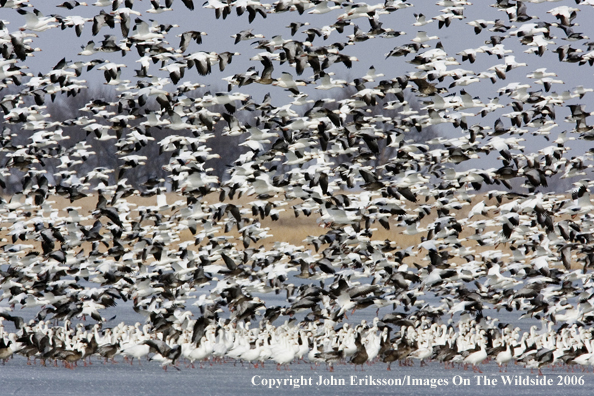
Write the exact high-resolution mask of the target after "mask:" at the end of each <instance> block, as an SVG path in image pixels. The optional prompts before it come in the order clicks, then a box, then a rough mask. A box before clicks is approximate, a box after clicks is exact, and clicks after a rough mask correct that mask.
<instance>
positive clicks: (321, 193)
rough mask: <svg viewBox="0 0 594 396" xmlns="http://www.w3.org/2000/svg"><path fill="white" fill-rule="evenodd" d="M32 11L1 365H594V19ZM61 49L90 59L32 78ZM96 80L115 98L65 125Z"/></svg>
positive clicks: (122, 4)
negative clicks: (173, 17)
mask: <svg viewBox="0 0 594 396" xmlns="http://www.w3.org/2000/svg"><path fill="white" fill-rule="evenodd" d="M32 3H33V1H32V0H31V1H29V0H0V6H1V7H2V8H3V9H2V10H1V11H2V12H1V13H0V15H1V17H2V18H4V19H3V20H2V21H1V23H0V40H1V49H2V60H0V79H1V80H2V82H1V85H0V87H1V90H2V91H3V95H2V99H1V102H0V106H1V108H2V111H3V113H4V117H3V129H2V133H1V139H0V146H1V149H0V152H1V155H2V158H1V159H0V164H1V165H0V166H1V169H0V186H1V187H2V189H3V192H4V194H3V197H2V198H0V216H1V217H0V221H1V223H0V226H1V228H0V233H1V235H0V237H2V242H1V246H0V288H1V294H0V301H1V302H2V305H1V306H0V359H2V360H3V362H5V363H6V362H8V361H9V359H10V358H11V357H13V356H15V355H23V356H25V357H27V362H28V363H32V362H37V361H40V362H42V363H43V364H47V363H48V362H50V363H53V364H57V363H58V362H59V361H60V362H63V365H64V366H65V367H68V368H73V367H74V366H75V365H77V364H78V362H82V363H84V364H85V365H86V364H87V363H88V362H90V360H91V358H92V357H93V356H95V357H100V358H101V359H104V360H105V361H106V362H107V361H109V360H112V361H113V360H114V359H116V358H117V357H119V356H121V357H123V358H125V359H126V360H128V361H129V362H133V360H134V359H136V360H137V361H138V364H141V360H143V359H144V358H149V359H150V360H154V361H157V362H158V363H159V364H161V365H162V366H163V368H167V367H170V366H172V367H175V368H178V366H179V363H180V362H186V363H187V364H188V365H192V366H194V363H195V362H197V363H198V364H203V362H204V361H210V362H211V363H212V362H224V361H227V362H228V361H237V362H238V361H241V362H249V363H251V364H253V365H254V366H255V367H258V366H260V365H264V364H265V363H268V362H272V363H274V364H277V365H278V366H277V368H280V367H281V366H282V365H288V364H290V363H291V362H294V361H299V360H301V359H306V360H307V361H309V363H310V364H312V365H314V364H316V365H318V364H321V365H326V366H327V367H328V368H329V369H332V368H333V367H334V365H335V364H337V363H342V362H346V363H350V364H352V365H354V369H355V370H356V369H357V366H360V367H363V366H364V365H365V364H366V363H373V362H383V363H386V364H387V366H386V368H387V369H388V370H390V369H391V363H392V362H396V361H397V362H398V363H399V364H400V365H410V364H415V361H419V364H420V365H421V366H424V365H426V364H427V363H428V362H430V361H435V362H441V363H443V364H444V365H445V366H446V367H455V366H456V363H458V364H459V365H463V366H465V367H467V368H470V367H472V368H473V370H475V371H480V370H481V368H480V367H481V366H480V365H481V364H482V363H483V362H484V361H485V360H486V359H487V358H492V359H493V360H495V361H496V362H497V364H499V367H500V370H503V369H505V368H506V365H507V364H508V362H515V363H521V364H523V365H524V366H525V367H527V368H530V369H534V370H538V372H539V373H542V369H543V368H545V367H546V368H549V367H555V366H558V365H565V366H568V367H573V366H579V367H583V368H584V369H589V368H590V367H592V366H594V337H593V331H592V323H593V322H594V280H593V278H592V274H593V269H594V237H593V231H594V218H593V213H594V212H593V209H594V206H593V205H592V201H591V197H590V194H591V193H590V188H591V187H592V185H593V184H594V182H593V181H592V178H591V175H592V170H591V169H590V168H592V160H593V158H592V157H593V155H594V150H592V149H591V148H590V143H589V142H590V141H592V140H594V127H593V126H590V125H589V123H588V117H589V116H590V115H592V114H594V111H590V110H591V109H590V107H591V106H590V105H589V103H588V99H589V98H592V96H593V95H594V94H593V93H592V92H593V89H592V88H588V87H587V86H585V84H586V82H587V81H588V80H589V79H591V78H592V73H593V72H592V69H591V66H592V65H593V64H594V42H591V41H588V40H589V38H588V37H587V36H586V35H585V33H588V32H587V30H588V29H589V28H590V26H589V24H588V22H587V21H588V20H591V17H592V15H591V14H592V12H593V10H592V6H594V2H592V1H589V0H581V1H580V0H576V2H575V3H577V4H575V6H573V5H572V6H570V5H566V4H565V3H567V2H562V3H559V4H562V5H558V4H549V3H553V2H551V1H544V0H535V1H526V2H522V1H512V0H497V2H496V3H494V4H490V7H491V8H490V9H489V10H488V11H489V12H490V14H492V15H493V19H494V20H492V21H491V20H484V19H475V20H472V21H470V20H469V19H470V18H469V17H467V15H472V14H476V11H475V10H474V8H475V7H478V5H477V4H475V5H473V4H471V3H470V2H468V1H461V0H441V1H439V2H438V3H437V4H436V5H435V6H433V5H431V6H426V7H425V9H427V10H433V9H434V8H433V7H435V9H437V10H438V11H437V12H436V13H435V15H434V16H430V15H429V14H428V15H424V14H423V13H421V11H418V10H417V9H416V7H417V6H416V5H414V4H413V3H412V2H411V3H409V2H405V1H401V0H386V1H385V2H384V3H381V2H380V3H377V4H367V3H354V2H350V1H343V2H333V1H323V0H322V1H319V0H312V1H310V0H278V1H276V2H274V3H262V2H260V1H258V0H227V1H219V0H208V1H206V2H205V3H204V4H203V5H202V7H199V4H197V3H196V2H194V1H193V0H183V1H173V0H165V2H164V4H162V3H161V2H160V1H158V0H152V1H151V2H150V8H149V9H148V10H145V9H142V10H141V9H140V7H139V6H141V7H146V4H145V3H146V2H144V3H140V2H136V3H135V2H134V1H133V0H123V1H122V0H99V1H97V2H95V3H93V4H86V3H84V2H78V1H66V2H64V3H62V4H60V5H57V9H55V12H56V13H51V14H50V13H47V14H48V16H44V15H43V14H42V12H41V11H39V9H38V8H36V6H35V5H34V4H32ZM39 3H42V2H39ZM41 5H42V4H39V7H41ZM44 6H45V7H47V4H45V5H44ZM425 9H423V10H422V11H423V12H427V11H425ZM58 12H59V14H58ZM175 12H178V13H179V14H177V15H182V14H185V13H190V15H195V16H192V19H191V20H192V21H195V20H197V19H196V17H198V18H202V20H206V19H208V18H211V22H213V24H214V23H216V24H221V25H223V26H225V27H229V28H231V29H233V30H228V32H230V33H234V34H232V35H231V34H229V35H227V36H225V37H214V36H213V35H208V32H206V31H198V30H186V29H197V28H200V29H202V28H203V27H204V28H208V24H203V26H198V27H196V26H194V25H195V24H192V26H186V27H182V26H181V25H183V24H184V21H183V18H179V20H178V22H177V23H175V24H167V23H163V24H160V23H159V22H157V20H156V18H161V16H162V15H163V16H166V15H167V14H173V13H175ZM213 12H214V18H215V19H216V20H217V21H216V22H214V21H212V17H213V15H212V14H213ZM75 14H82V15H86V16H80V15H75ZM289 16H290V19H292V20H293V22H290V24H289V25H288V26H286V27H283V28H282V29H284V33H285V34H284V36H285V38H283V35H280V34H278V35H273V36H271V35H270V34H269V33H268V32H267V31H263V30H262V31H259V26H262V25H260V23H261V22H263V21H264V20H267V19H278V20H280V19H281V18H287V17H289ZM483 16H485V15H483ZM245 20H247V24H249V25H250V28H249V29H245V30H241V31H239V32H237V31H236V29H235V28H236V26H238V25H241V24H240V23H239V21H241V22H242V23H243V22H245ZM284 20H285V19H283V21H284ZM23 23H24V24H23ZM118 25H119V27H118ZM283 26H284V22H283ZM367 28H369V30H367ZM403 29H406V31H403ZM58 31H60V33H59V34H60V36H61V37H66V36H68V40H71V41H70V42H78V41H77V40H79V41H80V42H81V44H82V45H81V47H82V51H81V52H79V53H78V54H76V55H74V54H68V55H67V56H66V57H64V58H63V59H61V60H60V58H62V57H63V56H64V54H63V52H61V53H60V54H59V55H57V56H56V59H55V61H51V62H48V63H45V62H43V65H41V66H40V65H39V64H36V66H34V64H35V62H34V61H35V59H37V58H39V57H41V56H42V55H44V56H47V57H49V58H50V59H51V56H52V54H43V52H42V51H41V49H40V48H37V47H36V45H37V44H36V43H37V42H38V41H39V40H41V38H42V37H43V36H45V35H50V34H54V32H58ZM106 33H107V34H106ZM350 33H352V34H350ZM102 35H103V37H104V40H100V37H101V36H102ZM462 36H464V37H465V40H473V39H474V38H475V37H476V40H478V42H479V43H480V45H478V46H477V47H476V48H468V49H464V50H458V49H456V48H458V46H457V44H458V43H453V42H452V41H456V40H458V38H460V40H459V41H464V40H462V39H461V37H462ZM286 37H290V38H286ZM442 37H443V38H442ZM446 37H450V39H446ZM89 38H90V40H89ZM476 40H474V41H476ZM386 42H390V43H391V44H389V46H390V48H391V49H390V50H388V51H387V52H386V53H383V54H380V57H379V58H378V57H377V56H375V58H373V57H371V56H369V57H367V56H362V55H359V56H355V55H354V53H357V54H360V53H358V52H356V51H357V50H360V49H361V48H363V52H362V54H365V50H366V51H368V53H371V52H375V51H374V49H375V48H376V46H377V48H381V47H382V46H383V45H385V44H383V43H386ZM370 44H372V45H371V46H370ZM236 46H237V47H236ZM239 47H241V48H242V49H245V50H246V51H245V52H244V53H243V54H241V53H240V52H237V49H236V48H239ZM213 49H215V50H216V51H213ZM370 49H371V50H370ZM242 51H243V50H242ZM446 51H448V52H446ZM53 55H55V54H53ZM71 57H72V60H67V59H70V58H71ZM89 57H90V58H89ZM372 58H373V59H372ZM384 58H385V59H384ZM89 59H90V60H89ZM372 61H373V62H374V63H375V66H376V67H377V68H376V67H374V65H373V64H372V63H371V62H372ZM47 64H51V65H52V66H50V67H46V66H45V65H47ZM543 64H544V65H550V66H548V67H543ZM54 65H55V66H54ZM359 65H363V66H362V67H363V69H362V70H363V71H364V74H363V73H361V74H362V75H360V76H359V77H356V78H353V77H352V73H354V71H355V70H358V67H361V66H359ZM380 65H381V67H379V66H380ZM551 66H553V67H551ZM555 66H556V67H557V70H556V71H553V68H554V67H555ZM44 67H46V69H45V70H44V69H43V68H44ZM135 67H139V68H138V69H136V70H134V72H132V71H131V69H133V68H135ZM194 68H195V69H196V71H193V70H192V69H194ZM229 70H234V71H236V72H234V73H233V74H231V75H229ZM564 74H567V75H569V77H572V78H573V79H574V80H577V79H576V78H575V77H576V75H579V76H580V77H579V81H581V82H582V85H579V84H576V85H575V86H569V85H566V84H565V83H564V82H563V81H562V80H561V79H560V78H561V77H559V76H560V75H564ZM346 76H348V77H346ZM581 76H584V77H581ZM93 81H97V82H99V83H100V84H102V85H103V86H104V87H105V88H104V91H102V92H108V93H110V94H111V95H112V97H113V98H114V99H104V97H106V96H107V95H104V94H102V95H101V97H92V98H91V99H90V100H89V101H88V102H87V103H85V105H84V107H82V108H80V109H78V110H77V111H78V113H77V114H78V115H77V116H76V117H74V118H71V119H67V120H59V119H58V117H53V116H52V114H50V112H49V110H48V109H49V108H51V105H52V104H53V103H54V102H58V101H60V100H64V101H66V100H69V99H70V100H71V99H72V98H74V97H76V96H78V95H81V96H83V95H84V93H85V92H93V89H92V83H93ZM219 83H220V84H223V85H224V86H226V87H227V91H219V92H215V93H212V92H211V91H210V89H213V90H214V87H215V86H216V84H219ZM211 87H213V88H211ZM274 87H276V88H274ZM479 87H480V89H479ZM262 89H263V90H264V91H262ZM267 91H269V92H267ZM247 92H250V93H251V94H250V93H247ZM261 92H265V94H262V93H261ZM336 92H340V95H342V96H340V95H339V96H333V95H336V94H335V93H336ZM485 92H489V94H490V95H492V97H486V96H485V95H484V93H485ZM479 93H481V94H482V96H475V95H477V94H479ZM489 94H487V95H489ZM256 95H258V96H259V97H261V96H263V100H262V101H261V102H258V101H257V100H256V99H255V96H256ZM66 103H68V102H66ZM508 119H509V121H508ZM157 131H158V132H159V133H160V132H165V134H164V135H162V136H164V137H163V138H155V137H154V136H157V135H158V134H157V133H156V132H157ZM428 131H429V132H430V133H424V132H428ZM431 131H433V132H431ZM435 131H438V132H435ZM78 132H80V133H78ZM234 138H239V139H240V140H239V141H240V143H239V144H238V148H239V151H232V150H231V151H224V152H215V150H213V147H212V146H211V142H212V141H215V140H221V139H223V141H225V140H224V139H234ZM228 141H229V142H231V141H233V142H235V141H236V140H228ZM233 144H235V143H233ZM155 146H156V147H158V150H157V151H158V153H159V154H158V156H159V158H158V159H157V158H153V156H152V154H150V155H149V154H148V153H149V148H151V147H155ZM107 148H110V149H113V152H114V153H115V154H114V155H115V156H116V157H117V166H116V167H114V168H113V167H112V168H109V167H105V166H103V165H102V163H101V158H99V157H101V156H102V155H104V154H102V153H105V152H106V150H107ZM100 149H101V150H102V151H100ZM152 152H154V151H152ZM229 152H239V153H240V154H238V155H236V156H233V157H232V158H231V157H230V156H229V154H228V153H229ZM158 161H162V163H163V164H164V165H163V166H162V169H160V171H161V172H162V173H160V174H158V175H156V176H150V177H146V178H145V179H144V180H141V181H142V183H137V184H134V183H133V182H132V181H131V180H133V176H134V175H137V174H141V173H142V172H141V170H142V169H143V168H147V167H149V166H151V165H153V164H154V163H155V162H158ZM93 163H97V164H99V165H98V166H95V167H90V166H89V165H88V164H93ZM213 163H222V164H223V166H224V167H226V172H225V174H224V175H223V176H218V175H217V174H215V172H214V168H212V167H210V166H212V164H213ZM139 197H143V198H147V197H148V198H151V197H153V200H156V204H155V205H139V204H136V203H135V202H138V201H137V200H136V199H138V198H139ZM61 200H67V201H69V202H70V206H67V207H62V206H60V205H58V204H57V202H58V201H61ZM81 200H93V202H94V204H93V207H92V208H90V209H88V210H87V209H84V208H83V207H82V206H76V205H77V203H80V202H82V201H81ZM153 202H154V201H153ZM296 218H300V219H299V220H300V221H301V220H302V219H303V218H309V219H311V223H312V224H314V225H317V226H318V227H315V228H316V231H317V233H315V234H314V235H309V236H307V237H306V238H305V239H303V240H302V241H301V243H299V244H294V243H291V242H286V241H284V239H286V238H285V237H286V235H280V234H279V233H287V232H288V233H291V232H292V228H291V226H292V224H294V223H293V222H294V221H296V220H294V219H296ZM281 223H282V224H284V227H280V226H279V225H278V224H281ZM295 224H296V223H295ZM287 225H288V226H287ZM287 230H289V231H287ZM295 232H297V230H295ZM377 235H383V236H384V237H382V238H380V237H378V236H377ZM386 235H387V237H386ZM410 241H414V242H410ZM270 296H274V298H268V297H270ZM271 301H274V303H271ZM277 301H281V302H280V303H278V304H277V303H276V302H277ZM428 301H429V302H428ZM117 304H121V305H123V306H126V307H130V310H132V309H133V311H134V312H135V313H136V314H139V315H142V317H144V318H145V323H136V324H135V325H130V324H126V323H125V322H121V323H119V324H117V320H118V318H107V317H105V315H106V314H105V312H106V310H108V309H109V308H110V307H114V306H115V305H117ZM23 308H25V309H26V310H25V311H23V312H34V313H32V314H30V315H29V317H26V315H22V314H19V313H18V312H19V311H20V309H23ZM502 310H504V311H505V312H509V313H512V314H514V315H516V317H517V318H518V320H519V323H522V320H524V321H526V322H529V323H531V324H532V323H534V321H535V320H536V321H537V323H538V320H540V321H541V322H542V325H541V326H532V327H530V328H529V329H527V328H525V329H522V328H521V327H518V326H516V325H515V324H510V323H503V322H501V321H500V320H499V319H498V318H497V314H498V313H499V312H501V311H502ZM357 311H359V312H362V313H365V315H366V316H367V317H368V319H366V320H363V321H360V320H357V321H355V322H354V321H353V320H352V319H351V320H350V321H349V316H351V315H353V313H354V312H357ZM23 316H25V317H26V319H24V318H23Z"/></svg>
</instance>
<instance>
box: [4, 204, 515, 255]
mask: <svg viewBox="0 0 594 396" xmlns="http://www.w3.org/2000/svg"><path fill="white" fill-rule="evenodd" d="M126 200H127V202H129V203H130V204H131V205H130V206H131V213H130V219H134V218H136V217H137V216H139V209H140V208H143V207H151V206H156V204H157V199H156V197H155V196H153V197H140V196H131V197H128V198H126ZM179 200H185V198H184V197H181V196H179V195H177V194H175V193H168V194H167V202H168V203H169V204H172V203H174V202H176V201H179ZM254 200H255V197H253V196H252V197H247V196H243V197H241V198H240V199H234V200H233V201H229V200H228V199H227V200H226V201H225V202H226V203H233V204H235V205H238V206H242V207H244V208H250V207H251V206H250V202H252V201H254ZM481 200H485V203H486V204H487V205H496V201H495V200H494V199H493V200H489V199H488V197H487V196H486V195H483V194H477V195H476V196H475V197H473V199H472V201H471V203H470V204H468V205H465V206H464V207H463V208H462V209H460V210H457V211H455V212H452V213H451V214H452V215H453V216H455V217H456V218H457V219H458V220H460V219H465V218H467V216H468V213H469V212H470V209H471V208H472V207H473V206H474V205H476V204H477V203H478V202H480V201H481ZM48 201H53V203H51V207H52V209H53V210H58V216H60V217H67V216H68V213H67V210H66V209H67V208H69V207H77V208H79V209H78V211H79V213H80V215H81V216H89V219H87V220H85V221H82V222H81V223H82V224H83V225H85V226H89V225H92V224H93V222H94V221H95V218H93V217H92V216H90V214H91V212H93V211H94V210H95V207H96V204H97V196H89V197H87V198H83V199H80V200H77V201H75V202H74V203H70V201H69V200H68V199H65V198H63V197H60V196H53V197H51V198H50V199H48ZM203 202H206V203H209V204H213V203H216V202H218V196H217V195H215V194H211V195H209V196H207V197H205V198H204V199H203ZM297 203H299V202H298V201H295V202H290V203H289V205H286V206H284V209H285V210H284V211H282V212H280V219H279V220H278V221H272V220H271V219H270V218H269V217H267V218H265V219H264V220H261V226H262V227H267V228H268V229H269V230H268V231H267V232H268V234H271V235H272V237H269V238H264V239H261V240H259V241H258V242H257V243H256V244H252V245H251V246H255V247H259V246H263V247H264V248H265V249H270V248H272V246H273V245H274V243H276V242H286V243H289V244H292V245H295V246H305V245H306V242H305V239H306V238H307V237H308V236H314V237H315V236H320V235H322V234H325V233H326V232H327V231H328V230H327V229H324V228H323V227H321V226H320V225H319V224H318V222H317V219H318V218H319V214H317V213H312V215H311V216H309V217H307V216H305V215H303V214H300V215H299V217H295V216H294V213H293V210H292V205H294V204H297ZM422 204H423V205H430V206H431V205H433V204H434V202H433V201H432V200H430V201H428V202H423V203H422ZM418 206H420V204H412V203H410V202H406V210H407V212H408V213H415V212H414V210H415V209H417V208H418ZM175 212H176V210H173V211H172V210H169V211H165V212H163V213H162V214H163V215H164V219H165V220H167V219H168V218H169V216H172V215H173V214H175ZM492 214H493V213H490V215H492ZM493 215H495V214H493ZM45 216H48V214H45ZM435 219H436V211H435V209H432V212H431V214H430V215H428V216H425V218H423V219H422V220H421V222H420V225H419V227H420V228H421V227H422V228H427V226H428V225H429V224H431V223H432V222H434V221H435ZM481 219H485V220H487V219H489V217H482V216H476V217H475V218H473V220H481ZM105 220H106V219H102V222H103V223H104V224H105V223H106V221H105ZM395 223H396V222H395V220H394V217H392V218H391V220H390V226H391V227H390V230H386V229H384V228H383V227H382V226H381V225H380V224H379V223H375V224H373V225H372V228H374V229H375V231H374V232H373V239H374V240H377V241H384V240H389V241H391V242H392V244H393V245H396V246H397V247H398V248H399V249H405V248H407V247H410V246H413V247H416V246H418V245H419V243H421V242H422V240H423V237H426V235H427V233H426V232H423V233H420V234H417V235H405V234H403V233H402V232H403V231H404V229H403V228H402V227H397V226H396V225H395ZM487 231H495V232H499V231H500V227H491V228H487V229H486V230H485V232H487ZM7 232H8V227H6V225H5V226H4V227H3V228H2V231H1V234H0V236H1V237H4V238H7ZM104 232H108V231H107V230H105V231H104ZM472 234H474V229H473V228H471V227H465V228H464V230H463V232H462V234H461V235H459V239H463V238H466V237H468V236H471V235H472ZM218 235H223V232H222V230H220V231H218ZM227 235H228V236H232V237H234V238H236V239H237V242H239V241H241V239H242V238H241V235H240V234H239V233H238V232H237V228H236V227H234V228H233V230H231V231H230V232H229V233H228V234H227ZM179 237H180V240H179V242H186V241H193V240H194V239H195V236H194V235H192V234H191V232H190V231H189V230H183V231H181V232H180V233H179ZM26 243H28V244H33V245H34V246H35V249H40V246H39V245H40V243H39V242H38V241H27V242H26ZM238 245H241V243H238ZM464 246H466V247H467V248H469V249H471V250H472V251H474V253H475V254H476V255H480V254H481V253H483V252H485V251H487V250H493V249H498V250H500V251H501V252H502V253H503V254H510V253H511V251H510V250H509V248H508V246H505V245H500V246H497V247H493V246H480V245H479V244H478V243H477V242H475V241H473V240H466V241H465V242H464ZM83 248H85V249H90V246H87V244H83ZM175 248H176V247H175V246H171V247H170V249H175ZM305 248H306V249H309V248H312V250H313V246H306V247H305ZM102 250H103V251H105V250H106V249H105V248H104V247H102ZM426 253H427V252H419V254H418V255H413V256H412V257H409V258H408V259H406V260H405V262H406V263H407V264H409V265H412V263H413V262H414V263H416V264H418V265H426V264H427V263H428V261H427V260H426V259H424V257H425V256H426ZM462 262H464V259H462V258H456V257H454V258H452V259H451V260H450V263H452V264H459V263H462Z"/></svg>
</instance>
